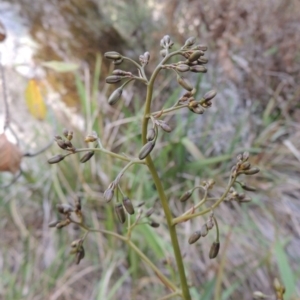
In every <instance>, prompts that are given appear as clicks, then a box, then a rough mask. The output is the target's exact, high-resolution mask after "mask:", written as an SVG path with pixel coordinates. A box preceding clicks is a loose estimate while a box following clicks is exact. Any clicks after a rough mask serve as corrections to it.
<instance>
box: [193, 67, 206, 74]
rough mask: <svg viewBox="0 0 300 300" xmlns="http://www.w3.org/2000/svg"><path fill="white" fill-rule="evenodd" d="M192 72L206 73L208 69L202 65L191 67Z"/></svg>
mask: <svg viewBox="0 0 300 300" xmlns="http://www.w3.org/2000/svg"><path fill="white" fill-rule="evenodd" d="M190 71H191V72H193V73H206V72H207V69H206V68H205V67H204V66H202V65H195V66H190Z"/></svg>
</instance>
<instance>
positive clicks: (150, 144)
mask: <svg viewBox="0 0 300 300" xmlns="http://www.w3.org/2000/svg"><path fill="white" fill-rule="evenodd" d="M154 146H155V142H154V141H150V142H148V143H146V144H145V145H144V146H143V147H142V149H141V150H140V153H139V159H140V160H142V159H144V158H146V157H147V156H148V155H149V154H150V153H151V151H152V150H153V148H154Z"/></svg>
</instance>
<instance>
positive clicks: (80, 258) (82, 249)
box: [75, 246, 85, 265]
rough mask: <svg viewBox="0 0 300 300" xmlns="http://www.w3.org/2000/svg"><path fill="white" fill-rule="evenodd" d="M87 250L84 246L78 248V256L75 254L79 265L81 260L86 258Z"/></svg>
mask: <svg viewBox="0 0 300 300" xmlns="http://www.w3.org/2000/svg"><path fill="white" fill-rule="evenodd" d="M84 255H85V252H84V248H83V246H81V247H80V249H78V250H77V252H76V256H75V263H76V265H78V264H79V263H80V261H81V260H82V259H83V258H84Z"/></svg>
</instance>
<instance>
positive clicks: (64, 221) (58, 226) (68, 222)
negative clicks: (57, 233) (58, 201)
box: [55, 219, 71, 229]
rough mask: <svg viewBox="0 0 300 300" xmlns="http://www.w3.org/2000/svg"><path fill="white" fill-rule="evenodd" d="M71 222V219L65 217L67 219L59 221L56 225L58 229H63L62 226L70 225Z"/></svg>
mask: <svg viewBox="0 0 300 300" xmlns="http://www.w3.org/2000/svg"><path fill="white" fill-rule="evenodd" d="M70 223H71V221H70V220H69V219H65V220H62V221H60V222H59V223H57V224H56V226H55V227H56V228H57V229H61V228H63V227H65V226H67V225H69V224H70Z"/></svg>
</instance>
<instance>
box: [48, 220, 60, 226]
mask: <svg viewBox="0 0 300 300" xmlns="http://www.w3.org/2000/svg"><path fill="white" fill-rule="evenodd" d="M59 222H60V221H52V222H50V223H49V224H48V226H49V227H56V225H57V224H58V223H59Z"/></svg>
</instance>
